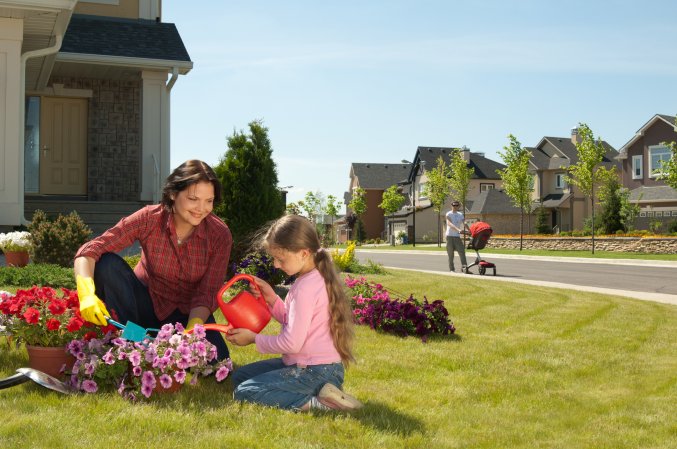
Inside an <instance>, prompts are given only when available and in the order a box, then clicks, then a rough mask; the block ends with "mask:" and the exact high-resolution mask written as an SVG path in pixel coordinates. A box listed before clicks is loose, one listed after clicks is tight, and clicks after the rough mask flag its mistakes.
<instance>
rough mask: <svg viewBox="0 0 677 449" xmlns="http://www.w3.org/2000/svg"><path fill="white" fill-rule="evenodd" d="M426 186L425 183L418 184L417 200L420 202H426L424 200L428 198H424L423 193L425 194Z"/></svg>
mask: <svg viewBox="0 0 677 449" xmlns="http://www.w3.org/2000/svg"><path fill="white" fill-rule="evenodd" d="M426 184H427V183H425V182H422V183H420V184H419V185H418V199H419V201H420V200H426V199H428V197H427V196H425V193H424V192H425V185H426Z"/></svg>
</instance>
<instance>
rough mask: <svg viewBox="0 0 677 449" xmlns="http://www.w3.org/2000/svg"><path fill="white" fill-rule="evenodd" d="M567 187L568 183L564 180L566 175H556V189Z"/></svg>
mask: <svg viewBox="0 0 677 449" xmlns="http://www.w3.org/2000/svg"><path fill="white" fill-rule="evenodd" d="M566 186H567V181H566V179H565V178H564V173H557V174H555V188H556V189H564V188H566Z"/></svg>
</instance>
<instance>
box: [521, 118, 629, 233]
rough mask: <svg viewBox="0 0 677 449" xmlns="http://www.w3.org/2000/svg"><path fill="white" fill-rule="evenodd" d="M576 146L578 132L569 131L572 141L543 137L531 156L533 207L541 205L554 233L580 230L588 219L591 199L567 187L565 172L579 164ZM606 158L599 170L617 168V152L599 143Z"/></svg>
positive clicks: (566, 138)
mask: <svg viewBox="0 0 677 449" xmlns="http://www.w3.org/2000/svg"><path fill="white" fill-rule="evenodd" d="M576 142H580V136H579V135H578V130H577V129H576V128H573V129H572V130H571V137H543V138H542V139H541V141H540V142H539V143H538V145H536V147H535V148H527V149H528V150H529V151H531V153H532V155H533V156H532V158H531V170H532V171H533V172H534V177H535V179H534V194H533V198H534V203H535V204H534V207H538V206H540V205H542V206H543V207H544V208H545V209H547V210H548V212H549V214H550V225H551V227H552V228H553V230H555V231H558V230H559V231H572V230H574V229H583V224H584V221H585V219H586V218H587V217H588V216H591V215H592V214H591V210H590V198H589V197H586V196H584V195H583V194H581V193H580V192H579V191H578V189H577V188H576V187H575V186H570V185H568V184H567V182H566V179H565V176H566V175H567V168H568V167H569V166H571V165H575V164H576V163H578V150H577V149H576ZM602 145H604V148H605V149H606V154H605V156H604V159H603V160H602V163H601V164H600V165H601V166H604V167H605V168H607V169H608V168H611V167H612V166H616V167H618V166H619V164H618V162H616V161H615V158H616V156H617V155H618V152H617V151H616V150H615V149H614V148H613V147H612V146H611V145H609V144H608V143H607V142H605V141H602Z"/></svg>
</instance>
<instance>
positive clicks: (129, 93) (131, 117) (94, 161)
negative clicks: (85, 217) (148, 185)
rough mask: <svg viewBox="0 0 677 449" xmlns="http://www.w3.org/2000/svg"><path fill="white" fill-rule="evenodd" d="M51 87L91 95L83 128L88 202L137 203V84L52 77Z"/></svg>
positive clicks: (138, 186) (132, 82) (138, 82)
mask: <svg viewBox="0 0 677 449" xmlns="http://www.w3.org/2000/svg"><path fill="white" fill-rule="evenodd" d="M51 84H63V85H64V87H65V88H69V89H91V90H92V92H93V96H92V98H90V99H89V110H88V126H87V197H88V199H89V200H92V201H96V200H100V201H138V200H139V197H140V188H141V185H140V179H139V176H140V173H141V168H140V165H139V164H140V152H141V80H140V79H139V80H125V81H120V80H105V79H88V78H61V77H54V78H52V79H51V80H50V85H51Z"/></svg>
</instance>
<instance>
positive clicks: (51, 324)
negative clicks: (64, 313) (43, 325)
mask: <svg viewBox="0 0 677 449" xmlns="http://www.w3.org/2000/svg"><path fill="white" fill-rule="evenodd" d="M60 327H61V321H59V320H57V319H56V318H50V319H48V320H47V330H50V331H56V330H59V328H60Z"/></svg>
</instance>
